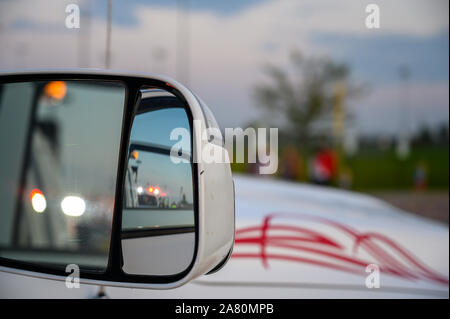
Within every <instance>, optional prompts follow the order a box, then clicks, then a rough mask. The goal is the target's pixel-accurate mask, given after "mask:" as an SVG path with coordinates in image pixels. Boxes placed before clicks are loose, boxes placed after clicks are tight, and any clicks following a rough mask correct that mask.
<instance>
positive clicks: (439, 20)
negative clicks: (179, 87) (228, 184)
mask: <svg viewBox="0 0 450 319" xmlns="http://www.w3.org/2000/svg"><path fill="white" fill-rule="evenodd" d="M369 3H376V4H378V6H379V8H380V28H378V29H368V28H367V27H366V24H365V19H366V17H367V15H368V13H366V11H365V8H366V6H367V5H368V4H369ZM68 4H77V5H78V6H79V8H80V28H73V29H69V28H67V27H66V24H65V20H66V17H67V15H68V13H66V12H65V9H66V6H67V5H68ZM448 10H449V3H448V1H444V0H443V1H439V0H435V1H420V0H419V1H417V0H414V1H413V0H402V1H400V0H397V1H378V0H377V1H339V2H337V1H332V0H321V1H316V0H304V1H288V0H246V1H244V0H239V1H234V0H233V1H231V0H229V1H208V0H178V1H175V0H149V1H144V0H130V1H118V0H109V1H108V0H104V1H100V0H90V1H89V0H85V1H81V0H78V1H76V0H70V1H65V0H64V1H61V0H59V1H58V0H38V1H31V0H29V1H24V0H2V1H0V69H1V70H2V71H4V70H12V69H26V68H44V67H74V68H80V67H89V68H106V69H116V70H117V69H118V70H128V71H139V72H156V73H162V74H166V75H169V76H171V77H173V78H175V79H177V80H178V81H180V82H181V83H183V84H186V85H187V86H188V87H190V88H191V89H192V90H193V91H194V92H196V93H198V94H199V96H201V97H202V98H203V99H204V100H205V102H206V103H207V104H208V105H209V106H210V108H211V109H212V110H213V112H214V114H215V115H216V118H217V120H218V122H219V124H220V125H221V128H222V129H224V128H226V127H233V128H234V127H242V128H244V129H245V128H246V127H278V128H279V169H278V172H277V173H276V175H275V176H270V177H267V176H266V177H264V178H280V179H287V180H291V181H293V182H303V183H315V184H321V185H327V186H330V187H340V188H345V189H351V190H356V191H362V192H366V193H370V194H373V195H375V196H377V197H380V198H382V199H384V200H387V201H388V202H390V203H392V204H394V205H396V206H398V207H401V208H404V209H406V210H409V211H411V212H414V213H418V214H422V215H425V216H428V217H431V218H434V219H437V220H440V221H442V222H444V223H447V224H448V220H449V218H448V216H449V197H448V188H449V13H448ZM255 166H257V164H239V163H233V164H232V168H233V170H234V171H235V172H239V173H245V174H253V172H256V171H257V170H256V169H255ZM262 182H264V179H263V180H262Z"/></svg>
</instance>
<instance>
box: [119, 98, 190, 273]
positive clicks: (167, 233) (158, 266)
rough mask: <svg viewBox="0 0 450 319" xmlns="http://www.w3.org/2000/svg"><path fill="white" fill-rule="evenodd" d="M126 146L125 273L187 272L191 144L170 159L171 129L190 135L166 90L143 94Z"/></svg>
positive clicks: (178, 107)
mask: <svg viewBox="0 0 450 319" xmlns="http://www.w3.org/2000/svg"><path fill="white" fill-rule="evenodd" d="M141 92H142V97H141V101H140V104H139V106H138V110H137V115H136V117H135V119H134V122H133V125H132V129H131V137H130V144H129V156H128V162H127V171H126V176H125V189H124V201H123V202H124V207H123V211H122V233H121V238H122V256H123V271H124V272H125V273H127V274H133V275H151V276H162V275H164V276H169V275H175V274H179V273H181V272H183V271H184V270H186V269H187V268H188V267H189V265H190V264H191V262H192V260H193V256H194V252H195V240H196V232H195V209H194V207H195V206H194V196H193V194H194V191H193V184H194V183H193V179H192V178H193V170H192V160H191V154H192V152H191V145H190V143H186V144H185V145H182V149H181V150H180V151H181V152H182V155H183V159H184V160H183V161H182V162H181V163H174V162H172V161H171V158H170V149H171V147H172V145H173V144H174V143H175V142H176V141H171V140H170V139H169V137H170V132H171V131H172V130H173V129H175V128H179V127H181V128H184V129H187V131H189V132H190V124H189V118H188V115H187V113H186V110H185V108H184V106H183V103H182V102H181V101H179V100H178V98H177V97H175V96H174V95H172V94H171V93H169V92H165V91H162V90H157V89H148V90H142V91H141Z"/></svg>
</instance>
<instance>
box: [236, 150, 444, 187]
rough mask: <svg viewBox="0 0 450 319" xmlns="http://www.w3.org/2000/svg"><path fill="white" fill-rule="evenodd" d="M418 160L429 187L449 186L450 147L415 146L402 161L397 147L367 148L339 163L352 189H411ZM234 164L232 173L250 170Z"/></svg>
mask: <svg viewBox="0 0 450 319" xmlns="http://www.w3.org/2000/svg"><path fill="white" fill-rule="evenodd" d="M280 154H281V151H280ZM310 156H311V155H310V154H303V160H302V164H301V166H302V171H303V174H302V176H301V177H300V178H299V179H298V180H299V181H302V182H307V181H308V176H307V166H306V163H307V162H308V160H307V158H309V157H310ZM419 163H423V164H424V165H425V167H426V169H427V181H428V182H427V184H428V185H427V187H428V189H448V188H449V148H448V147H442V146H416V147H413V148H412V150H411V153H410V155H409V157H408V158H407V159H403V160H402V159H399V158H398V157H397V155H396V153H395V150H388V151H380V150H377V149H366V150H361V151H360V152H359V153H358V154H357V155H355V156H353V157H349V158H344V157H341V160H340V164H339V166H340V167H341V168H345V169H346V170H349V171H350V172H351V174H352V176H353V183H352V189H356V190H391V189H404V190H408V189H412V188H413V187H414V179H413V176H414V171H415V169H416V167H417V165H418V164H419ZM279 165H280V162H279ZM231 167H232V170H233V172H249V165H247V164H239V163H232V164H231Z"/></svg>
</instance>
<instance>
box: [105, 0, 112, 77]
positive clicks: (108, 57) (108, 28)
mask: <svg viewBox="0 0 450 319" xmlns="http://www.w3.org/2000/svg"><path fill="white" fill-rule="evenodd" d="M111 20H112V0H108V13H107V20H106V49H105V69H109V68H110V66H111Z"/></svg>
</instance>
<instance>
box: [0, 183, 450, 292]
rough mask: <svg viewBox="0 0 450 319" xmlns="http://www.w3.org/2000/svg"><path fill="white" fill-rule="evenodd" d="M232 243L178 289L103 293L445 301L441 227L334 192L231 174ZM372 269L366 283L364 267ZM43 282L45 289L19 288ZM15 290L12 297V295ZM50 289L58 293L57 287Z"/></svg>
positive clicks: (10, 283)
mask: <svg viewBox="0 0 450 319" xmlns="http://www.w3.org/2000/svg"><path fill="white" fill-rule="evenodd" d="M234 181H235V190H236V243H235V247H234V251H233V255H232V256H231V259H230V261H229V262H228V264H227V265H226V266H225V267H224V268H223V269H222V270H221V271H219V272H217V273H215V274H212V275H208V276H202V277H199V278H198V279H196V280H194V281H193V282H191V283H188V284H186V285H185V286H183V287H180V288H177V289H173V290H165V291H155V290H144V289H127V288H118V287H107V288H106V293H107V295H108V296H109V297H111V298H448V295H449V294H448V274H449V229H448V226H447V225H444V224H441V223H438V222H434V221H431V220H428V219H425V218H421V217H418V216H415V215H412V214H409V213H407V212H403V211H401V210H399V209H397V208H394V207H392V206H390V205H388V204H386V203H384V202H382V201H380V200H378V199H375V198H373V197H371V196H368V195H364V194H357V193H354V192H350V191H344V190H339V189H335V188H329V187H322V186H313V185H306V184H299V183H291V182H284V181H278V180H274V179H269V178H256V177H247V176H235V178H234ZM369 264H376V265H377V266H378V267H379V268H380V271H381V272H380V277H379V278H380V288H367V286H366V278H367V276H369V275H370V272H366V266H367V265H369ZM0 282H1V283H2V287H4V284H6V287H8V290H9V292H5V290H4V289H1V291H0V297H7V296H19V295H20V296H25V297H55V296H59V297H75V298H78V297H87V298H89V297H94V296H95V294H96V289H97V290H98V288H97V287H95V286H88V285H82V287H81V288H80V289H78V290H77V289H72V290H74V291H73V292H69V291H70V289H67V288H66V287H65V285H64V283H58V282H49V281H44V280H41V279H33V278H25V277H20V276H16V275H10V274H3V273H1V274H0ZM41 283H42V284H45V285H47V287H49V288H50V289H45V291H47V293H46V295H42V291H44V290H43V289H33V288H31V289H26V287H28V286H33V287H34V286H35V285H41ZM75 290H76V291H75ZM20 291H22V294H23V295H21V294H20ZM59 291H62V292H61V293H59Z"/></svg>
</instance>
